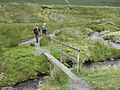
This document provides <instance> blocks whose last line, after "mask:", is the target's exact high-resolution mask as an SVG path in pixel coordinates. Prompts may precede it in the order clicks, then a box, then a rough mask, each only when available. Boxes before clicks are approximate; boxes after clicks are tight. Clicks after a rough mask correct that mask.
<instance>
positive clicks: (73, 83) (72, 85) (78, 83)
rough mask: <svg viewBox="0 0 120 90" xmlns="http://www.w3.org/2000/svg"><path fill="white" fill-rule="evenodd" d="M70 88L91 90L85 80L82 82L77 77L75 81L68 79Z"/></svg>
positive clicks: (72, 89)
mask: <svg viewBox="0 0 120 90" xmlns="http://www.w3.org/2000/svg"><path fill="white" fill-rule="evenodd" d="M70 88H71V90H93V88H92V87H91V86H90V85H89V84H88V83H87V82H86V81H85V80H82V79H80V78H79V77H78V79H77V80H76V81H75V80H73V79H70Z"/></svg>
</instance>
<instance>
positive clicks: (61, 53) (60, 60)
mask: <svg viewBox="0 0 120 90" xmlns="http://www.w3.org/2000/svg"><path fill="white" fill-rule="evenodd" d="M60 50H61V52H63V45H62V44H61V48H60ZM60 62H62V53H60Z"/></svg>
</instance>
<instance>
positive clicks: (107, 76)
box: [80, 67, 120, 90]
mask: <svg viewBox="0 0 120 90" xmlns="http://www.w3.org/2000/svg"><path fill="white" fill-rule="evenodd" d="M80 77H82V78H83V79H85V80H87V81H88V82H89V83H90V84H91V85H92V86H93V88H94V89H95V90H119V89H120V84H119V83H120V78H119V77H120V68H117V67H111V68H110V67H103V68H98V69H97V70H94V71H86V73H83V74H82V75H80Z"/></svg>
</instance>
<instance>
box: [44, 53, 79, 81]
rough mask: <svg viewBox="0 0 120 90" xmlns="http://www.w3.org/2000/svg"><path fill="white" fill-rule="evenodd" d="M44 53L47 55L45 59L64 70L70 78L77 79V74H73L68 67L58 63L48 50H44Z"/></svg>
mask: <svg viewBox="0 0 120 90" xmlns="http://www.w3.org/2000/svg"><path fill="white" fill-rule="evenodd" d="M44 55H45V56H46V57H47V59H48V60H49V61H50V62H51V63H53V64H55V65H57V66H58V67H59V68H60V69H61V70H62V71H63V72H65V73H66V74H67V75H68V76H69V77H70V78H71V79H73V80H77V76H76V75H75V74H73V73H72V72H71V71H70V69H68V68H67V67H65V66H64V65H63V64H62V63H60V62H59V61H58V60H57V59H56V58H55V57H53V56H52V55H51V54H49V53H48V52H44Z"/></svg>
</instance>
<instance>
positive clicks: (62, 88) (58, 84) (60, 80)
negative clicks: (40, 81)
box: [41, 66, 70, 90]
mask: <svg viewBox="0 0 120 90" xmlns="http://www.w3.org/2000/svg"><path fill="white" fill-rule="evenodd" d="M69 83H70V82H69V79H68V76H67V75H65V74H64V73H62V72H61V70H60V69H59V68H58V67H57V66H54V68H53V69H52V70H51V73H50V77H47V78H46V82H45V84H44V85H43V86H42V88H41V90H70V85H69Z"/></svg>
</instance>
